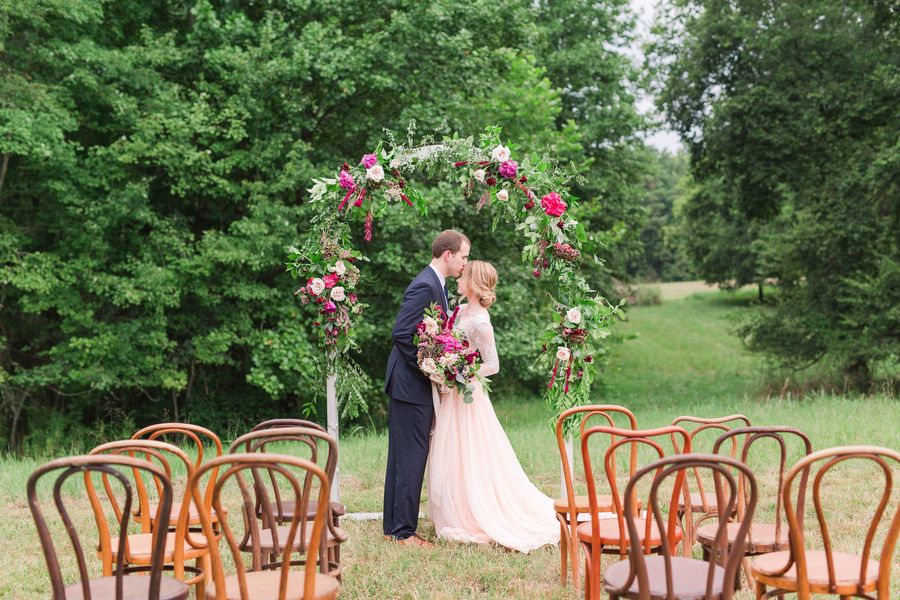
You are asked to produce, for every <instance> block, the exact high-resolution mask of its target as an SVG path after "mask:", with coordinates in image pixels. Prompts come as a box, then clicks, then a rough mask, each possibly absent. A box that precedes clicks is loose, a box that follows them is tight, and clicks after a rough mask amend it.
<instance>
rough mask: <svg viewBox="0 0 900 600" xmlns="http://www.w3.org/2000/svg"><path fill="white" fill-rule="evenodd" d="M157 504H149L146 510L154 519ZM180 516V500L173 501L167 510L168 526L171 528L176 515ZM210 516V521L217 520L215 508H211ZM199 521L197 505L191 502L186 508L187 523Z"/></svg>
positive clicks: (176, 520) (175, 520)
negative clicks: (169, 509) (170, 508)
mask: <svg viewBox="0 0 900 600" xmlns="http://www.w3.org/2000/svg"><path fill="white" fill-rule="evenodd" d="M157 506H159V505H158V504H151V505H150V506H149V507H148V509H147V512H148V513H149V514H150V515H151V516H150V518H151V519H152V520H153V521H155V520H156V510H157ZM179 516H181V502H173V503H172V510H171V511H169V527H170V528H173V529H174V527H175V525H176V524H177V523H178V517H179ZM210 516H211V517H212V522H213V523H215V522H217V521H218V520H219V515H218V514H217V513H216V509H214V508H213V509H211V512H210ZM198 523H200V511H199V510H198V509H197V505H196V504H194V503H193V502H191V506H190V508H188V524H189V525H197V524H198Z"/></svg>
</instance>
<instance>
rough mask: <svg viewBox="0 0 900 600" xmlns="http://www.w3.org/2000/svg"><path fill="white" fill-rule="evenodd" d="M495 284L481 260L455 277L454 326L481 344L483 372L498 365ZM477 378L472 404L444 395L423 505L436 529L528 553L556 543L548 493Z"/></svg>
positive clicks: (451, 536) (453, 393) (487, 373)
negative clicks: (526, 466)
mask: <svg viewBox="0 0 900 600" xmlns="http://www.w3.org/2000/svg"><path fill="white" fill-rule="evenodd" d="M496 286H497V271H496V269H494V267H493V266H492V265H491V264H490V263H487V262H483V261H477V260H476V261H471V262H470V263H469V264H468V265H467V266H466V268H465V270H464V271H463V273H462V276H461V277H460V278H459V293H460V296H465V297H466V298H467V299H468V303H467V304H463V305H461V306H460V311H459V315H458V316H457V320H456V324H457V325H456V326H457V327H459V328H461V329H462V330H463V332H464V333H465V334H466V337H467V339H468V340H469V342H470V343H474V344H475V345H476V346H477V347H478V350H479V351H480V353H481V356H482V358H483V360H484V364H483V365H482V367H481V373H482V375H484V376H486V377H490V376H491V375H493V374H495V373H497V372H498V371H499V370H500V363H499V361H498V359H497V348H496V346H495V344H494V329H493V327H492V326H491V319H490V315H489V314H488V308H489V307H490V306H491V304H493V302H494V300H495V298H496V296H495V294H494V289H495V288H496ZM475 386H476V387H475V391H474V394H473V398H474V400H473V401H472V402H471V403H469V404H466V403H464V402H463V399H462V398H461V397H460V395H459V393H458V392H456V391H449V392H445V393H443V394H442V395H441V405H440V411H439V413H438V414H437V418H436V425H435V428H434V435H433V437H432V440H431V451H430V458H429V470H428V512H429V513H430V516H431V519H432V521H433V522H434V527H435V531H436V532H437V535H438V537H440V538H444V539H448V540H454V541H461V542H475V543H490V542H495V543H497V544H500V545H502V546H506V547H507V548H511V549H513V550H518V551H519V552H525V553H527V552H530V551H531V550H533V549H535V548H538V547H540V546H543V545H545V544H555V543H557V542H558V541H559V524H558V523H557V521H556V513H555V511H554V509H553V500H551V499H550V498H548V497H547V496H545V495H544V494H542V493H541V492H540V491H539V490H538V489H537V488H536V487H535V486H534V484H532V483H531V482H530V481H529V480H528V477H527V476H526V475H525V473H524V472H523V471H522V467H521V465H519V460H518V459H517V458H516V454H515V452H514V451H513V448H512V446H511V445H510V443H509V439H508V438H507V437H506V432H505V431H503V427H502V426H501V425H500V421H499V420H497V415H496V414H495V413H494V408H493V407H492V406H491V401H490V398H489V397H488V395H487V393H485V391H484V390H483V389H482V387H481V385H480V384H478V383H477V382H476V383H475Z"/></svg>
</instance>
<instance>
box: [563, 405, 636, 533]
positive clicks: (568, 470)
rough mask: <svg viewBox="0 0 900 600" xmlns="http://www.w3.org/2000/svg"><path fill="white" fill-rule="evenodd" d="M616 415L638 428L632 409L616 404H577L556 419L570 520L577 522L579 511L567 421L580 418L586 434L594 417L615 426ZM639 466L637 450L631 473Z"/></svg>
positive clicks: (581, 429)
mask: <svg viewBox="0 0 900 600" xmlns="http://www.w3.org/2000/svg"><path fill="white" fill-rule="evenodd" d="M616 415H625V417H626V418H627V419H628V424H629V426H630V428H631V429H637V419H636V418H635V416H634V413H632V412H631V411H630V410H628V409H627V408H625V407H624V406H618V405H616V404H588V405H585V406H576V407H574V408H570V409H568V410H565V411H563V412H562V414H560V415H559V417H558V418H557V419H556V444H557V447H558V448H559V459H560V463H561V464H562V471H563V477H564V479H565V484H566V499H567V501H568V504H569V510H570V513H569V522H570V523H576V522H577V511H576V508H575V482H574V480H573V477H572V466H571V458H570V457H569V452H568V450H567V448H566V440H565V439H564V438H565V432H564V428H565V424H566V421H568V420H569V419H573V418H580V419H581V420H580V422H579V424H578V431H579V435H581V436H584V430H585V425H586V424H587V423H588V422H589V421H590V420H591V419H592V418H603V419H604V420H605V421H606V422H607V423H608V424H609V426H610V427H615V421H614V417H615V416H616ZM612 441H615V438H614V437H613V438H612ZM636 468H637V452H635V453H634V455H633V456H632V462H631V466H630V473H629V475H630V474H631V473H634V471H635V469H636Z"/></svg>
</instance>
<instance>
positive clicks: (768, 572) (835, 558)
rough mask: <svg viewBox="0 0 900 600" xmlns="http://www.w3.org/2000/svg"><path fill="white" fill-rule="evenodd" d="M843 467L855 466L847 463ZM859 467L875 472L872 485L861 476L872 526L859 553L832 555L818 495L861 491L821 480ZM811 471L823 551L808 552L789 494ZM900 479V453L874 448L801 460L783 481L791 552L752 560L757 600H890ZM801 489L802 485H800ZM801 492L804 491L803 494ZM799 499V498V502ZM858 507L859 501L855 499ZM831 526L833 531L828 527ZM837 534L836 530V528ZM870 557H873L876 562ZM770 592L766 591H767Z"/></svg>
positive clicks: (829, 451)
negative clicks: (825, 598)
mask: <svg viewBox="0 0 900 600" xmlns="http://www.w3.org/2000/svg"><path fill="white" fill-rule="evenodd" d="M847 461H854V462H853V463H849V462H847ZM841 463H846V464H845V465H844V466H845V467H847V466H850V465H851V464H852V465H863V466H868V467H870V468H874V470H875V472H876V473H877V475H876V476H875V478H876V479H877V480H879V481H873V480H872V477H871V476H870V475H869V472H868V471H867V473H866V487H867V494H866V497H867V498H868V499H870V500H871V503H870V504H869V506H872V507H873V508H874V511H873V513H872V517H871V520H870V521H869V523H866V524H865V525H866V526H865V527H864V528H863V527H860V528H859V529H860V530H863V529H864V530H865V531H866V535H865V538H864V539H863V544H862V552H860V553H847V552H836V551H835V550H834V548H833V545H832V541H831V533H830V532H831V531H832V529H831V528H830V527H829V526H828V523H829V520H830V519H829V515H827V514H826V511H825V509H824V506H825V504H824V502H823V497H822V496H823V493H824V492H826V490H828V489H829V487H837V488H840V487H850V486H852V487H861V486H860V485H859V482H857V481H846V480H841V479H839V478H840V477H841V476H840V475H839V474H835V475H833V476H832V477H831V481H826V479H825V477H826V475H829V471H831V470H832V469H833V468H834V467H836V466H837V465H840V464H841ZM813 468H815V469H816V473H815V476H814V477H813V485H812V490H813V492H812V500H813V506H814V507H815V515H816V521H817V522H818V529H819V533H820V534H821V536H822V545H823V549H822V550H808V549H807V547H806V537H807V536H806V534H807V531H806V528H805V527H804V524H803V518H802V517H803V509H802V507H801V506H800V501H799V500H798V504H797V507H796V508H795V507H794V502H793V499H792V495H793V494H792V493H791V491H792V488H793V486H794V483H795V482H796V481H797V479H798V477H799V478H800V479H801V480H802V479H804V478H805V477H806V475H807V474H808V473H809V471H810V469H813ZM898 475H900V452H897V451H896V450H891V449H888V448H878V447H876V446H843V447H838V448H828V449H826V450H819V451H818V452H814V453H812V454H810V455H808V456H804V457H803V458H801V459H800V460H799V461H797V463H796V464H795V465H794V466H793V467H791V470H790V471H788V474H787V476H786V477H785V482H784V490H783V491H782V495H783V498H782V501H783V502H784V511H785V513H786V514H787V521H788V528H789V530H788V535H789V537H790V548H789V549H788V550H784V551H780V552H772V553H770V554H763V555H762V556H759V557H757V558H756V559H754V560H753V566H752V569H753V577H754V578H755V580H756V598H757V600H759V599H761V598H772V597H775V596H778V597H781V596H783V595H784V594H786V593H796V594H797V597H798V598H799V600H809V599H810V597H811V594H830V595H839V596H840V597H841V598H842V599H843V598H851V597H857V598H868V599H870V600H876V599H877V600H888V599H889V598H891V563H892V562H893V558H894V550H895V549H896V544H897V536H898V534H900V502H897V500H896V499H893V500H892V497H891V494H892V492H893V491H894V481H895V479H896V478H897V476H898ZM801 487H802V484H801ZM804 491H805V490H804ZM802 495H804V494H801V495H800V496H798V497H799V498H801V499H802ZM856 501H857V502H859V501H864V499H856ZM832 525H835V523H834V522H832ZM836 529H837V527H836ZM880 530H884V531H883V532H882V533H883V535H884V541H883V542H882V544H881V551H880V552H878V553H876V552H875V539H876V534H878V533H879V531H880ZM875 556H878V558H877V559H876V558H875ZM770 587H771V588H774V589H772V590H771V591H770V590H769V588H770Z"/></svg>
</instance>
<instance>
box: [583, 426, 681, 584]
mask: <svg viewBox="0 0 900 600" xmlns="http://www.w3.org/2000/svg"><path fill="white" fill-rule="evenodd" d="M597 434H606V435H611V436H615V437H616V438H618V439H616V440H615V441H614V442H612V443H611V444H610V445H609V448H608V449H607V450H606V453H605V456H604V461H603V462H604V466H605V471H606V479H607V480H608V481H609V487H610V492H611V496H612V504H613V512H614V513H615V516H614V517H612V518H606V519H601V518H600V505H599V502H598V499H597V493H596V490H597V484H596V480H595V477H594V471H593V467H592V463H591V455H590V448H589V442H590V438H591V437H592V436H594V435H597ZM673 434H675V435H676V436H680V437H681V440H680V442H681V444H680V445H673V452H674V453H680V452H679V451H682V452H683V453H690V451H691V438H690V435H688V432H687V431H685V430H684V429H683V428H681V427H673V426H671V425H670V426H668V427H659V428H657V429H645V430H642V429H637V430H631V429H618V428H615V427H604V426H595V427H591V428H590V429H588V430H587V431H585V432H584V433H583V434H582V435H581V455H582V456H581V457H582V460H583V461H584V476H585V479H586V480H587V492H588V501H589V504H590V508H591V519H590V521H589V522H587V523H582V524H580V525H578V527H577V528H576V530H575V531H576V535H577V536H578V540H579V541H580V542H581V544H582V546H583V547H584V550H585V552H586V556H587V558H586V560H585V597H586V598H591V599H596V598H599V597H600V559H601V557H602V555H603V554H605V553H614V554H619V555H620V556H622V557H623V558H624V557H625V555H626V554H627V553H628V552H629V546H630V545H632V544H633V543H636V544H637V545H639V546H641V547H642V548H645V550H646V551H647V552H651V551H656V550H659V549H660V548H661V547H662V543H663V542H662V538H664V537H666V538H668V543H669V545H670V546H673V547H674V546H675V545H677V544H678V543H679V542H680V541H681V540H682V539H683V537H684V531H683V530H682V528H681V525H680V523H679V518H678V513H677V511H672V512H671V513H669V518H668V521H667V522H666V524H665V525H663V526H660V525H659V524H657V523H656V522H655V521H654V520H653V518H652V517H651V510H652V508H653V507H652V506H651V505H650V504H645V507H646V510H645V516H644V517H643V518H642V519H638V521H639V522H638V523H636V524H637V525H640V527H638V528H637V529H635V531H636V532H637V534H638V537H637V538H632V537H630V534H631V529H630V528H629V527H627V526H626V521H625V511H624V507H623V503H629V502H630V503H634V506H633V507H632V511H633V512H634V513H637V511H638V505H637V494H632V496H630V497H628V496H626V497H624V498H623V497H622V496H621V495H620V494H619V487H618V483H617V481H616V467H615V465H616V462H617V461H616V451H617V450H618V449H619V448H620V447H621V446H623V445H625V444H628V445H629V446H630V449H631V451H632V453H633V452H635V451H636V450H635V449H636V448H638V447H639V446H646V447H648V448H649V449H650V450H652V451H653V452H654V453H655V458H656V459H660V458H663V457H665V454H666V452H665V450H664V448H663V445H662V443H663V442H668V441H669V440H670V439H671V436H672V435H673ZM629 481H630V479H629ZM677 483H678V484H679V486H680V487H677V488H676V490H675V492H676V493H678V494H682V493H683V484H684V478H683V477H679V479H678V482H677ZM623 500H624V502H623ZM676 501H677V500H676ZM648 502H649V498H648ZM683 551H684V552H685V553H687V554H689V553H690V548H689V547H687V546H686V545H684V549H683Z"/></svg>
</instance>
